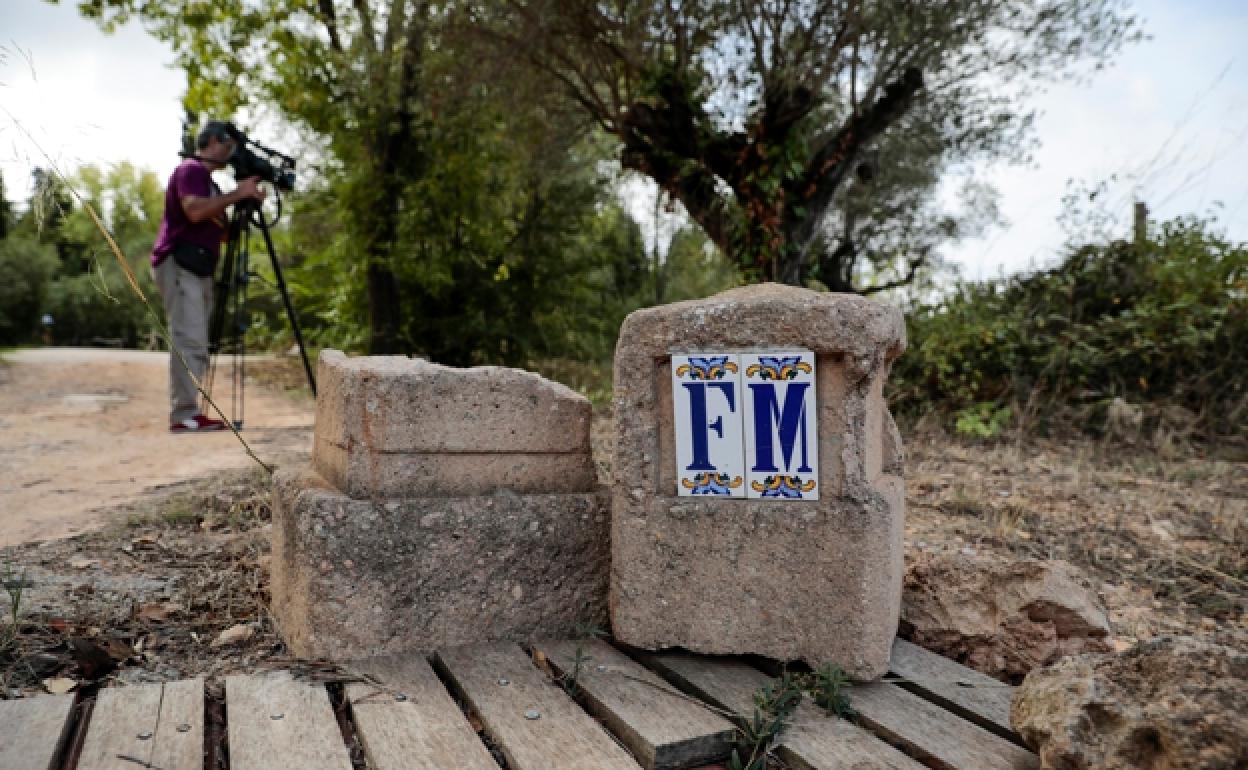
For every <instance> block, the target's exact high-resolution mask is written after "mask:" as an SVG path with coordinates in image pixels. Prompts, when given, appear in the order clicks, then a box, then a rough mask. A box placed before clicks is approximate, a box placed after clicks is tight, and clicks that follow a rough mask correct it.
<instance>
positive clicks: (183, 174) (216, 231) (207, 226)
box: [152, 158, 225, 267]
mask: <svg viewBox="0 0 1248 770" xmlns="http://www.w3.org/2000/svg"><path fill="white" fill-rule="evenodd" d="M217 194H219V191H218V190H217V186H216V184H215V183H213V181H212V172H211V171H209V170H208V167H207V166H205V165H204V164H203V163H200V162H199V161H198V160H196V159H194V158H187V159H186V160H184V161H182V163H181V165H179V166H178V167H177V168H176V169H174V171H173V175H172V176H170V177H169V186H168V187H166V188H165V215H164V216H163V217H161V219H160V230H159V231H158V232H157V233H156V245H154V246H152V267H155V266H157V265H159V264H160V263H161V262H164V261H165V257H167V256H169V254H170V252H172V251H173V246H174V244H175V243H193V244H195V245H196V246H203V247H204V248H206V249H212V253H213V254H217V255H219V254H220V253H221V236H222V235H223V234H224V233H225V227H224V226H223V225H222V224H221V223H220V222H218V221H217V220H215V219H205V220H204V221H202V222H192V221H191V220H190V219H189V218H188V217H187V216H186V211H185V210H184V209H183V208H182V198H183V197H185V196H187V195H194V196H196V197H198V198H211V197H213V196H214V195H217Z"/></svg>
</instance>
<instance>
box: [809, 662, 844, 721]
mask: <svg viewBox="0 0 1248 770" xmlns="http://www.w3.org/2000/svg"><path fill="white" fill-rule="evenodd" d="M809 677H810V682H809V685H808V688H807V689H809V690H810V692H811V694H812V695H813V696H814V699H815V705H816V706H818V707H819V708H821V709H823V710H824V711H826V712H827V713H828V715H829V716H831V715H833V714H835V715H836V716H838V717H850V716H853V713H854V710H853V708H852V707H850V705H849V693H847V692H846V690H848V689H849V677H848V676H846V675H845V671H844V670H843V669H842V668H841V667H840V666H838V665H836V664H834V663H824V664H823V665H821V666H820V667H819V668H817V669H815V671H814V673H812V674H810V675H809Z"/></svg>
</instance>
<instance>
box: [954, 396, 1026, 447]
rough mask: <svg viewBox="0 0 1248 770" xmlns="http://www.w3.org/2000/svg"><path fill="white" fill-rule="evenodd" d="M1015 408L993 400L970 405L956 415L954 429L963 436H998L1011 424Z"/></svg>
mask: <svg viewBox="0 0 1248 770" xmlns="http://www.w3.org/2000/svg"><path fill="white" fill-rule="evenodd" d="M1013 416H1014V410H1013V409H1011V408H1010V407H1009V406H1008V405H1006V406H1001V407H998V406H997V405H996V404H994V403H991V402H984V403H980V404H975V405H974V406H968V407H967V408H965V409H963V410H961V411H959V412H958V413H957V414H956V415H955V417H954V424H953V427H954V429H955V430H956V431H957V432H958V433H959V434H960V435H963V436H970V437H973V438H996V437H997V436H1000V435H1001V432H1002V431H1003V430H1005V428H1006V426H1008V425H1009V424H1010V420H1011V418H1013Z"/></svg>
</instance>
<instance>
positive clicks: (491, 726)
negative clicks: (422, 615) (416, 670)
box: [436, 642, 639, 770]
mask: <svg viewBox="0 0 1248 770" xmlns="http://www.w3.org/2000/svg"><path fill="white" fill-rule="evenodd" d="M436 663H437V665H439V666H441V667H442V669H443V670H444V671H445V673H446V675H447V677H448V679H449V680H450V681H451V682H452V683H453V685H454V687H455V688H456V690H457V691H458V692H459V694H460V696H461V697H462V698H463V699H464V700H465V701H466V702H467V703H468V704H469V705H470V706H471V707H472V709H473V710H474V711H475V712H476V713H477V715H478V716H479V717H480V718H481V722H482V724H484V725H485V729H486V731H487V732H488V733H489V734H490V737H492V738H493V739H494V742H495V743H496V744H497V745H498V747H499V748H500V749H501V750H502V752H503V756H504V757H506V759H507V764H508V766H509V767H511V769H512V770H637V768H638V767H639V766H638V764H637V763H636V762H634V761H633V760H632V758H631V757H629V755H628V752H626V751H625V750H624V749H622V748H620V746H619V745H618V744H617V743H616V742H615V741H614V740H613V739H612V738H611V736H609V735H608V734H607V733H606V731H605V730H603V729H602V727H601V726H600V725H599V724H598V723H597V722H595V721H594V719H593V718H592V717H591V716H589V715H588V714H586V713H585V712H584V711H582V710H581V708H580V706H578V705H577V704H576V702H575V701H573V700H572V699H571V698H569V697H568V696H567V694H566V693H564V692H563V690H561V689H559V688H558V687H556V686H555V685H554V684H552V683H551V682H550V680H549V679H547V678H546V675H545V674H543V673H541V672H540V671H538V670H537V668H535V667H534V666H533V662H532V661H530V660H529V657H528V656H527V655H525V653H524V651H523V650H521V649H520V648H519V647H517V646H516V645H514V644H511V643H506V642H503V643H492V644H480V645H471V646H467V647H457V648H454V649H450V650H441V651H439V652H438V654H437V660H436ZM500 680H501V681H500ZM533 716H536V717H537V718H530V717H533Z"/></svg>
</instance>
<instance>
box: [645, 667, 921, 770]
mask: <svg viewBox="0 0 1248 770" xmlns="http://www.w3.org/2000/svg"><path fill="white" fill-rule="evenodd" d="M645 660H646V662H647V664H649V665H652V666H653V667H654V668H655V669H656V670H658V671H661V672H663V674H664V675H665V676H667V677H668V678H669V679H670V680H671V681H673V682H675V683H676V684H677V685H679V686H680V687H681V688H682V689H685V690H687V691H689V692H691V693H693V694H695V695H697V696H698V697H700V698H704V699H705V700H707V701H708V702H710V703H713V704H715V705H717V706H719V707H720V708H723V709H725V710H727V711H731V712H733V713H734V714H737V715H738V716H739V717H740V718H741V719H742V720H747V719H751V718H752V717H753V715H754V694H755V693H756V692H758V691H759V690H761V689H762V688H763V687H765V686H767V685H768V684H770V683H771V682H772V681H774V680H773V679H772V678H771V677H769V676H768V675H767V674H764V673H763V672H762V671H759V670H758V669H755V668H752V667H750V666H748V665H746V664H744V663H742V662H740V661H738V660H731V659H716V658H707V657H702V656H697V655H688V654H677V653H665V654H661V655H650V656H646V658H645ZM850 698H851V701H852V700H853V692H852V691H851V693H850ZM776 753H777V754H778V755H779V756H780V758H781V759H782V760H784V761H785V762H786V763H787V764H788V765H790V766H791V767H794V768H799V769H800V770H843V769H847V768H854V770H868V769H869V768H878V769H880V770H883V769H885V768H887V769H888V770H922V767H923V766H922V765H920V764H919V763H918V762H915V761H914V760H913V759H911V758H910V757H907V756H906V755H905V754H902V753H901V752H900V751H898V750H897V749H895V748H893V747H892V746H889V745H888V744H886V743H884V742H883V741H881V740H879V739H878V738H876V737H875V736H873V735H871V734H870V733H868V732H867V731H865V730H863V729H862V728H860V727H857V726H856V725H853V724H851V723H849V722H847V721H845V720H844V719H840V718H838V717H830V716H827V715H826V714H825V713H824V712H823V711H822V710H821V709H819V708H817V707H815V706H813V705H812V704H810V703H809V702H806V701H803V702H802V704H801V705H799V706H798V707H797V710H796V711H795V712H794V714H793V721H792V723H791V724H790V726H789V727H788V729H787V730H785V732H783V733H781V735H780V741H779V743H778V745H777V746H776Z"/></svg>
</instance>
